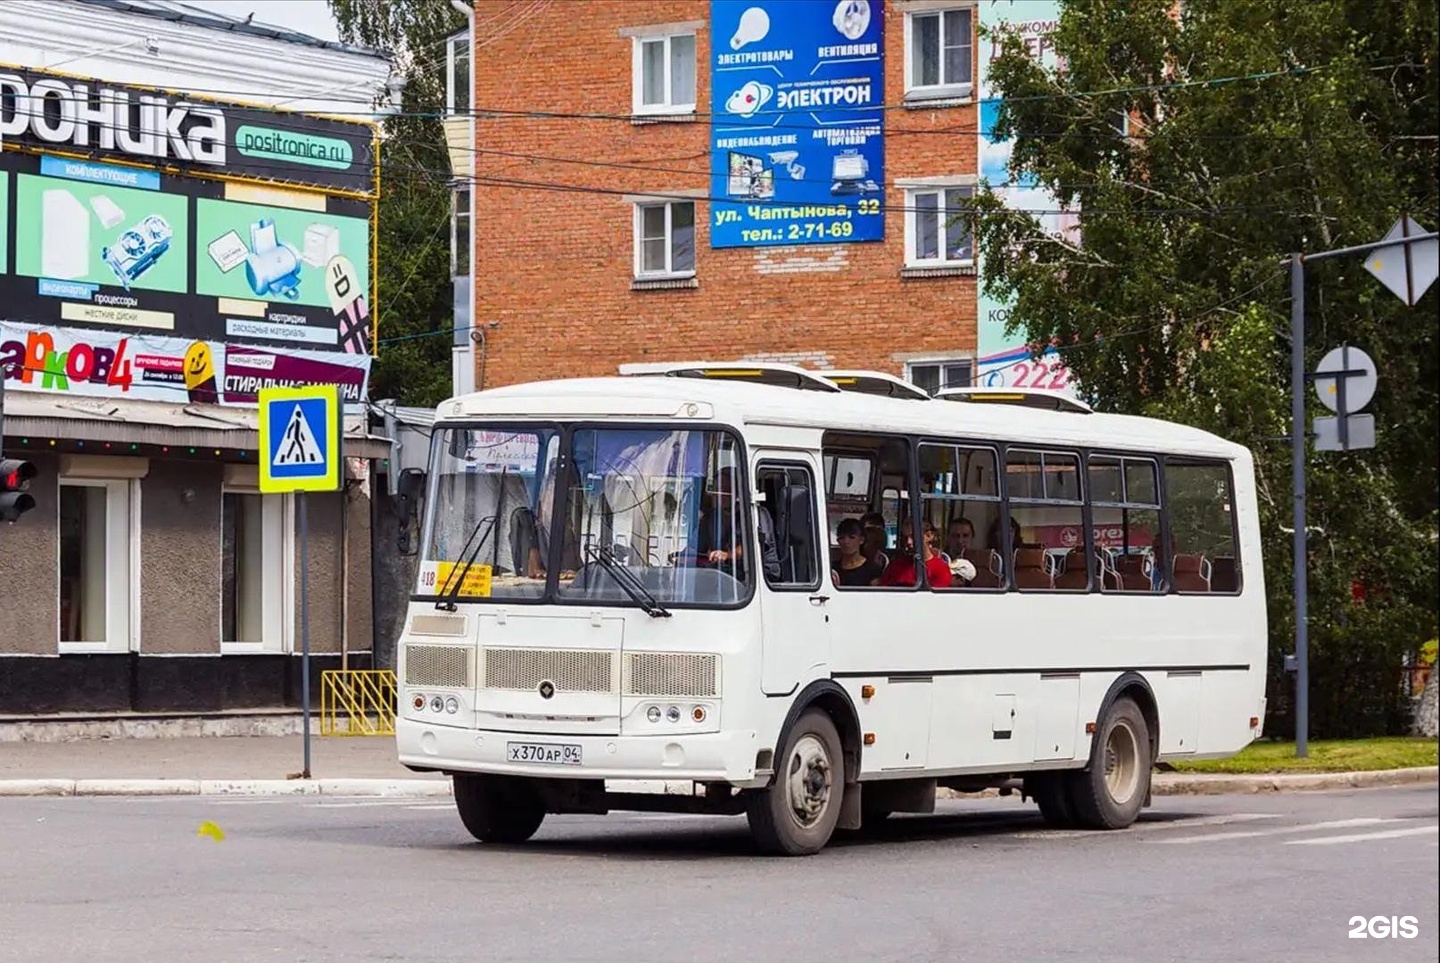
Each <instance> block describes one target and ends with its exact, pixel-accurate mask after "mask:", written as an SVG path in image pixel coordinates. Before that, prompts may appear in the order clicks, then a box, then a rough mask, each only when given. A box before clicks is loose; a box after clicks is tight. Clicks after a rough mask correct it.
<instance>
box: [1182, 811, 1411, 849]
mask: <svg viewBox="0 0 1440 963" xmlns="http://www.w3.org/2000/svg"><path fill="white" fill-rule="evenodd" d="M1399 821H1400V820H1399V818H1398V817H1389V816H1384V817H1382V816H1362V817H1359V818H1357V819H1333V820H1330V821H1329V822H1323V823H1301V824H1300V825H1298V826H1283V827H1281V828H1279V829H1252V830H1250V831H1248V832H1241V833H1205V834H1203V835H1200V836H1180V837H1177V838H1174V839H1157V840H1154V842H1155V843H1160V844H1167V845H1184V844H1186V843H1213V842H1221V841H1224V840H1227V839H1254V838H1256V837H1258V836H1282V835H1285V834H1287V833H1309V832H1316V831H1319V830H1322V829H1347V828H1349V827H1352V826H1373V825H1375V824H1377V823H1395V822H1399Z"/></svg>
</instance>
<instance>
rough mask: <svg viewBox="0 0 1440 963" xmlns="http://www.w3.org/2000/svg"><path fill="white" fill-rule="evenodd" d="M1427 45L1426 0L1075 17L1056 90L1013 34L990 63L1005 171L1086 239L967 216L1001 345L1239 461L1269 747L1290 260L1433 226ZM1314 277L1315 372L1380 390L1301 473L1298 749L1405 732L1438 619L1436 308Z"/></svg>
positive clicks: (1223, 1)
mask: <svg viewBox="0 0 1440 963" xmlns="http://www.w3.org/2000/svg"><path fill="white" fill-rule="evenodd" d="M1437 34H1440V31H1437V13H1436V5H1435V3H1434V2H1433V0H1381V2H1376V0H1184V2H1183V4H1181V3H1176V2H1175V0H1127V2H1124V3H1119V2H1116V0H1065V2H1064V6H1063V9H1062V15H1061V19H1060V23H1059V26H1058V29H1057V33H1056V35H1055V38H1054V40H1055V47H1056V51H1057V53H1058V55H1059V58H1060V61H1059V62H1060V63H1061V64H1062V67H1061V68H1060V69H1059V70H1056V71H1047V70H1045V69H1042V68H1041V67H1040V66H1039V65H1038V64H1036V63H1035V62H1034V61H1033V60H1031V59H1030V58H1029V57H1028V56H1027V55H1026V53H1025V51H1024V48H1023V46H1022V45H1021V44H1020V42H1019V40H1018V38H1016V37H1014V36H1009V35H1002V36H1001V37H1000V38H999V40H1000V43H1001V47H1002V54H1001V56H1000V57H999V59H998V60H997V61H995V62H994V63H993V64H992V66H991V68H990V69H991V76H992V78H993V80H994V85H995V87H996V89H997V94H998V96H1002V97H1004V98H1006V99H1005V100H1004V101H1003V104H1002V106H1001V109H1000V116H999V122H998V123H999V131H998V132H999V134H1000V135H1001V136H1002V137H1006V136H1008V137H1014V138H1015V148H1014V153H1013V156H1012V160H1011V171H1012V175H1015V174H1024V175H1029V176H1031V177H1033V178H1035V179H1036V180H1037V181H1038V182H1039V183H1040V184H1041V185H1043V186H1044V187H1046V188H1047V189H1049V190H1050V191H1051V192H1053V194H1054V195H1055V197H1057V198H1058V199H1060V200H1061V201H1062V202H1063V203H1064V204H1066V205H1067V206H1072V207H1078V208H1079V210H1080V219H1081V240H1080V244H1079V246H1076V245H1073V244H1068V243H1065V242H1064V241H1063V240H1061V239H1057V238H1052V237H1049V236H1047V235H1046V234H1045V233H1043V232H1042V231H1041V230H1040V228H1039V225H1038V223H1037V221H1036V219H1035V218H1034V217H1033V216H1031V215H1030V214H1028V213H1025V212H1016V211H1006V210H1005V209H1004V207H1003V205H1002V203H1001V202H1000V200H999V199H998V198H997V197H996V196H995V195H994V194H993V193H991V192H989V191H982V192H981V194H980V195H979V196H978V197H977V200H976V208H977V212H976V213H977V216H976V219H975V228H976V233H977V241H978V243H979V244H980V245H981V248H982V251H983V253H984V258H985V264H986V278H985V283H986V285H987V291H988V292H989V293H991V294H993V295H995V296H999V297H1009V298H1012V299H1013V302H1014V310H1013V312H1012V315H1011V317H1012V321H1011V330H1012V333H1016V332H1018V333H1021V334H1023V336H1024V337H1025V338H1026V339H1027V340H1028V341H1029V342H1030V343H1032V344H1036V345H1044V344H1056V345H1058V346H1060V347H1061V349H1062V350H1063V352H1064V358H1065V361H1066V362H1067V364H1068V365H1069V366H1070V368H1071V370H1072V372H1073V373H1074V375H1075V377H1076V378H1077V379H1078V381H1079V383H1080V385H1081V388H1082V390H1083V391H1084V392H1085V393H1086V394H1087V395H1088V396H1089V398H1090V399H1091V400H1092V401H1093V403H1094V404H1095V405H1096V406H1098V407H1099V408H1101V409H1103V410H1112V411H1128V412H1138V413H1146V414H1153V415H1157V416H1159V417H1164V418H1169V419H1174V420H1177V421H1182V422H1187V423H1189V424H1193V425H1196V426H1199V427H1202V428H1205V429H1208V430H1210V431H1213V432H1215V433H1217V434H1220V435H1222V436H1225V437H1227V438H1230V439H1232V440H1234V441H1237V442H1239V443H1242V444H1245V445H1247V446H1249V447H1250V448H1251V449H1252V451H1253V452H1254V454H1255V457H1256V462H1257V465H1256V467H1257V473H1258V485H1259V495H1260V505H1261V516H1262V524H1263V531H1264V550H1265V552H1264V554H1265V559H1264V574H1265V579H1266V591H1267V594H1268V597H1269V603H1270V606H1269V615H1270V631H1271V662H1270V664H1271V686H1270V706H1271V708H1272V710H1273V712H1274V713H1275V714H1276V717H1275V718H1273V719H1272V720H1271V723H1270V726H1271V729H1272V730H1280V731H1284V730H1286V729H1289V728H1290V727H1291V726H1292V725H1293V717H1292V716H1291V707H1290V701H1291V699H1290V693H1291V691H1292V683H1291V680H1290V678H1289V677H1288V676H1285V675H1283V674H1282V672H1281V659H1280V656H1281V655H1282V654H1283V653H1284V652H1288V651H1291V649H1292V647H1293V643H1292V639H1293V632H1294V621H1293V595H1292V592H1291V586H1292V584H1293V583H1292V567H1291V561H1292V556H1291V547H1290V538H1291V536H1290V534H1289V532H1288V531H1287V529H1288V528H1289V526H1290V521H1291V519H1290V511H1291V499H1290V469H1291V466H1290V453H1289V447H1288V445H1287V444H1285V441H1284V438H1283V436H1285V435H1286V434H1288V432H1289V430H1290V425H1289V396H1288V386H1289V347H1290V346H1289V321H1288V319H1289V281H1288V274H1287V272H1286V270H1285V268H1284V265H1283V264H1282V259H1283V258H1284V257H1285V256H1286V255H1287V254H1288V253H1289V252H1292V251H1308V252H1317V251H1321V250H1326V249H1330V248H1336V247H1341V246H1346V245H1351V244H1362V243H1367V242H1370V241H1374V240H1378V239H1379V238H1381V237H1382V236H1383V235H1384V232H1385V231H1386V230H1388V229H1389V227H1390V225H1391V224H1392V223H1393V222H1394V220H1395V218H1396V217H1397V216H1398V215H1399V214H1400V213H1402V212H1407V211H1408V212H1410V213H1411V214H1413V215H1414V216H1415V217H1416V218H1417V219H1419V220H1420V221H1421V222H1422V223H1423V224H1425V226H1426V227H1427V228H1432V229H1433V228H1434V227H1436V226H1437V225H1436V221H1437V217H1436V211H1437V178H1436V160H1437V156H1436V154H1437V151H1436V131H1437V129H1440V97H1437V74H1436V64H1435V58H1436V48H1437ZM1232 78H1233V79H1232ZM1123 115H1128V116H1129V117H1130V118H1131V120H1130V123H1129V125H1128V131H1127V130H1126V129H1125V127H1124V126H1122V125H1121V124H1120V123H1118V122H1117V121H1118V118H1120V117H1121V116H1123ZM1307 273H1308V275H1309V280H1310V284H1309V287H1308V290H1307V296H1306V298H1307V306H1308V322H1309V323H1308V329H1307V343H1306V360H1307V365H1309V366H1310V367H1311V368H1313V366H1314V364H1315V363H1316V362H1317V361H1318V360H1319V356H1320V355H1321V354H1322V353H1323V352H1324V351H1325V350H1327V349H1329V348H1332V347H1335V346H1337V345H1339V344H1340V343H1341V342H1342V341H1348V342H1349V343H1350V344H1353V345H1356V346H1359V347H1362V348H1363V349H1364V350H1366V351H1367V352H1368V353H1369V354H1370V355H1371V356H1372V357H1373V358H1374V359H1375V361H1376V364H1377V366H1378V367H1379V370H1380V373H1381V374H1380V378H1381V380H1380V388H1379V391H1378V393H1377V395H1376V397H1375V400H1374V401H1373V402H1372V403H1371V405H1370V406H1369V409H1368V410H1369V411H1371V412H1373V413H1374V415H1375V418H1376V434H1377V439H1378V443H1377V447H1376V448H1375V449H1374V450H1371V451H1362V452H1355V453H1349V454H1343V455H1342V454H1333V453H1314V454H1312V455H1311V456H1309V458H1308V475H1307V478H1308V484H1309V514H1308V518H1309V524H1310V526H1312V527H1313V529H1314V531H1313V532H1312V538H1311V542H1310V545H1311V557H1310V559H1309V572H1310V610H1309V613H1310V638H1311V644H1312V648H1311V652H1312V676H1311V679H1312V690H1311V706H1312V719H1313V729H1312V731H1315V732H1316V733H1322V734H1326V735H1335V736H1339V735H1347V734H1353V733H1361V732H1376V731H1382V730H1388V731H1396V732H1398V731H1403V728H1404V716H1405V711H1406V704H1405V699H1404V697H1403V696H1402V695H1401V688H1400V671H1399V666H1400V664H1401V660H1402V658H1403V657H1404V655H1406V654H1407V653H1409V652H1413V651H1414V650H1415V648H1416V647H1418V645H1419V644H1420V643H1421V642H1422V641H1423V640H1424V639H1427V638H1429V637H1431V636H1432V635H1433V634H1434V632H1435V628H1434V626H1435V624H1436V615H1437V612H1436V609H1437V600H1436V594H1435V581H1436V560H1435V542H1434V538H1435V531H1436V510H1437V504H1436V499H1437V493H1436V465H1437V448H1436V430H1437V425H1436V419H1437V407H1440V406H1437V383H1440V356H1437V346H1436V340H1435V337H1436V328H1435V321H1434V319H1435V312H1436V293H1435V290H1434V289H1432V290H1431V291H1430V292H1429V293H1428V294H1427V295H1426V297H1425V298H1424V300H1422V302H1421V303H1420V304H1419V305H1418V306H1416V307H1414V308H1410V307H1407V306H1405V305H1404V304H1403V302H1401V301H1400V300H1399V299H1397V298H1395V297H1394V295H1392V294H1391V293H1390V292H1388V291H1387V290H1385V289H1384V288H1383V287H1382V286H1381V285H1380V284H1379V283H1378V282H1376V281H1375V280H1374V279H1373V278H1372V277H1370V276H1369V274H1368V273H1366V272H1365V271H1364V269H1363V264H1362V259H1361V258H1352V259H1336V260H1334V261H1330V262H1320V263H1317V264H1316V265H1314V266H1313V267H1312V268H1310V269H1309V270H1308V271H1307ZM1310 407H1312V408H1313V407H1315V404H1314V402H1313V395H1312V396H1311V404H1310ZM1252 571H1253V569H1252ZM1356 579H1361V580H1363V582H1364V583H1365V587H1366V597H1365V599H1364V601H1363V602H1357V601H1355V600H1354V599H1353V598H1352V583H1353V582H1354V580H1356Z"/></svg>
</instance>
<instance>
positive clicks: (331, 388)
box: [260, 385, 343, 494]
mask: <svg viewBox="0 0 1440 963" xmlns="http://www.w3.org/2000/svg"><path fill="white" fill-rule="evenodd" d="M340 412H341V409H340V386H339V385H312V386H308V387H304V388H262V389H260V490H261V491H262V492H265V493H267V494H279V493H283V492H330V491H338V490H339V488H340V458H341V455H340V442H341V436H342V434H343V428H342V425H341V414H340Z"/></svg>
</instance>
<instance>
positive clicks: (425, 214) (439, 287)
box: [329, 0, 465, 407]
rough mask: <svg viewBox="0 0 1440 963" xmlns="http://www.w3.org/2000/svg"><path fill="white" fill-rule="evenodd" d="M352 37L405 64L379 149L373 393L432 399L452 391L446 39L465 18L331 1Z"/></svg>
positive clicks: (432, 4)
mask: <svg viewBox="0 0 1440 963" xmlns="http://www.w3.org/2000/svg"><path fill="white" fill-rule="evenodd" d="M329 3H330V10H331V12H332V13H333V14H334V16H335V20H336V23H337V24H338V25H339V31H340V37H341V38H342V39H343V40H345V41H346V42H348V43H357V44H360V45H363V46H367V47H374V48H378V49H383V50H389V51H393V52H394V53H395V55H396V58H397V62H398V63H399V64H400V65H401V67H402V69H403V71H404V80H405V88H404V93H403V95H402V100H401V110H400V112H399V113H398V114H397V115H395V116H392V117H387V118H386V119H385V121H384V130H383V135H382V142H381V145H380V146H381V151H380V190H381V194H380V214H379V219H380V225H379V231H378V242H379V252H378V257H379V262H380V267H379V277H378V279H377V284H378V292H377V297H376V301H377V304H378V317H377V328H378V330H379V338H380V351H379V356H378V357H377V358H376V361H375V367H374V372H373V374H372V376H371V381H370V395H371V397H373V398H395V399H396V400H398V401H399V402H400V403H401V404H408V405H420V406H427V407H428V406H431V405H435V404H438V403H439V402H440V401H442V400H443V399H445V398H446V397H447V396H448V395H449V394H450V389H451V380H450V345H451V337H450V332H451V329H452V327H453V324H454V306H453V298H452V293H451V282H450V231H449V225H450V189H449V186H448V185H447V173H446V172H447V171H448V170H449V164H450V162H449V159H448V156H447V154H446V149H445V136H444V132H443V129H442V127H441V122H440V116H441V114H442V113H443V111H444V107H445V39H446V37H448V36H450V35H451V34H453V33H455V32H456V31H458V30H461V29H463V28H464V27H465V18H464V17H463V16H461V14H460V13H459V12H458V11H457V10H456V9H455V8H454V7H453V6H451V5H450V4H449V3H447V2H445V0H329Z"/></svg>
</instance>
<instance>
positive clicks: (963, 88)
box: [905, 7, 975, 97]
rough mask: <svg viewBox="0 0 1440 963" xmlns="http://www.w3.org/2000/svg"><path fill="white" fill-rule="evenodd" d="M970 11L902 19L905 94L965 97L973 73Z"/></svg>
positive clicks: (941, 12) (962, 10) (938, 11)
mask: <svg viewBox="0 0 1440 963" xmlns="http://www.w3.org/2000/svg"><path fill="white" fill-rule="evenodd" d="M971 14H972V11H971V8H969V7H962V8H959V9H956V10H937V11H934V12H926V13H912V14H908V15H907V16H906V18H905V32H906V44H905V48H906V65H905V92H906V93H907V94H910V93H914V94H917V95H919V96H922V97H928V96H936V97H945V96H951V97H968V96H969V95H970V91H971V72H972V70H973V69H974V61H975V58H974V56H973V54H974V49H975V47H974V40H973V36H974V31H973V30H972V27H971Z"/></svg>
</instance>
